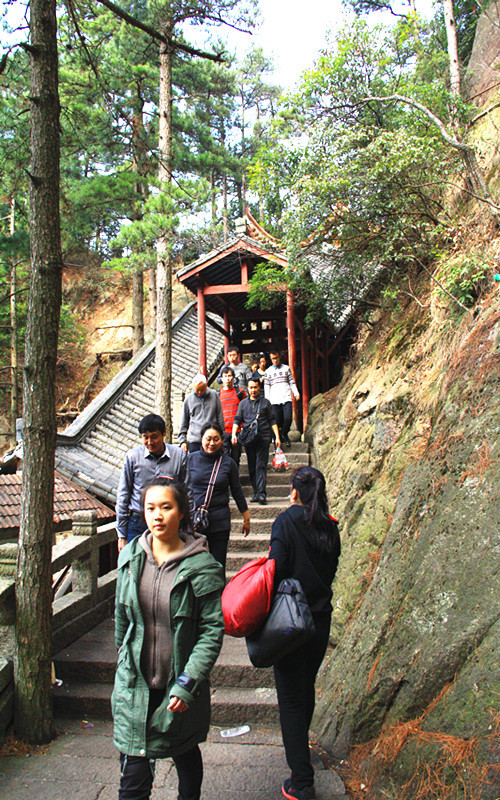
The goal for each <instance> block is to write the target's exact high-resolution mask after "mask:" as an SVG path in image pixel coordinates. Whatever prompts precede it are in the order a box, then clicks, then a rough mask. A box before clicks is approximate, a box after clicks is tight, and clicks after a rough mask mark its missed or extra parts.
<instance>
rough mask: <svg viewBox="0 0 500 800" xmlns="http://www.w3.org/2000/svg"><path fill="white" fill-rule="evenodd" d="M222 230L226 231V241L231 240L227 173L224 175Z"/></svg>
mask: <svg viewBox="0 0 500 800" xmlns="http://www.w3.org/2000/svg"><path fill="white" fill-rule="evenodd" d="M222 230H223V231H224V242H227V241H228V240H229V219H228V214H227V175H226V173H224V174H223V176H222Z"/></svg>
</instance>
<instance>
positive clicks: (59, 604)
mask: <svg viewBox="0 0 500 800" xmlns="http://www.w3.org/2000/svg"><path fill="white" fill-rule="evenodd" d="M114 541H116V530H115V525H114V523H108V524H107V525H102V526H100V527H97V517H96V514H95V512H93V511H77V512H75V514H74V515H73V526H72V534H71V535H70V536H68V537H67V538H66V539H63V540H62V541H61V542H60V543H59V544H56V545H54V546H53V548H52V574H53V575H54V574H57V573H59V572H61V570H63V569H64V568H65V567H68V566H71V570H72V577H71V584H72V591H71V592H69V593H68V594H66V595H63V596H62V597H59V598H57V599H55V600H54V602H53V606H52V611H53V616H52V640H53V650H54V652H57V650H60V649H61V648H62V647H65V646H66V645H68V644H69V643H70V642H72V641H74V640H75V639H76V638H78V637H79V636H81V635H82V633H85V632H86V631H87V630H90V629H91V628H92V627H94V626H95V625H97V624H98V623H99V622H100V620H101V619H105V618H106V617H107V616H109V614H110V613H111V612H112V608H113V601H114V591H115V585H116V569H113V570H110V571H109V572H108V573H106V574H105V575H99V574H98V573H99V549H100V548H101V547H103V546H105V545H107V544H109V543H110V542H114ZM16 558H17V544H8V545H2V546H1V547H0V569H1V574H0V655H4V656H10V655H11V652H9V650H10V649H11V648H10V647H9V640H10V639H11V638H12V637H11V636H9V635H8V633H9V632H8V631H6V628H9V627H13V626H14V625H15V572H16ZM9 573H10V574H9ZM11 633H12V632H11ZM2 634H3V635H2ZM10 643H11V642H10Z"/></svg>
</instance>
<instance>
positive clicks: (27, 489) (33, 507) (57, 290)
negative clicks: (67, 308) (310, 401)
mask: <svg viewBox="0 0 500 800" xmlns="http://www.w3.org/2000/svg"><path fill="white" fill-rule="evenodd" d="M55 5H56V4H55V0H31V3H30V34H31V46H30V61H31V87H30V102H31V165H30V248H31V280H30V294H29V300H28V324H27V329H26V355H25V366H24V427H23V442H24V464H23V485H22V498H23V499H22V507H21V525H20V533H19V553H18V576H17V583H16V654H15V661H14V669H15V729H16V733H17V734H18V735H19V736H21V737H22V738H24V739H27V740H28V741H30V742H36V743H41V742H47V741H49V740H50V739H51V738H52V736H53V734H54V726H53V715H52V698H51V612H52V591H51V552H52V536H53V522H52V519H53V495H54V451H55V443H56V416H55V367H56V356H57V338H58V330H59V316H60V306H61V276H62V256H61V239H60V220H59V95H58V67H57V40H56V9H55Z"/></svg>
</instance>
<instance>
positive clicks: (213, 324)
mask: <svg viewBox="0 0 500 800" xmlns="http://www.w3.org/2000/svg"><path fill="white" fill-rule="evenodd" d="M205 320H206V323H207V325H210V327H211V328H214V329H215V330H216V331H218V332H219V333H222V335H223V336H230V335H231V331H230V330H228V329H227V328H223V327H222V325H218V324H217V322H214V321H213V319H210V317H208V316H206V315H205Z"/></svg>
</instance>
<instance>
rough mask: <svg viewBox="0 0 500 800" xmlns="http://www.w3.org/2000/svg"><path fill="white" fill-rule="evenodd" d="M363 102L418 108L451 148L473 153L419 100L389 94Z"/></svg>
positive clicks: (364, 99)
mask: <svg viewBox="0 0 500 800" xmlns="http://www.w3.org/2000/svg"><path fill="white" fill-rule="evenodd" d="M361 102H362V103H370V102H377V103H391V102H396V103H405V104H406V105H407V106H412V108H416V109H417V110H418V111H421V112H422V114H424V115H425V116H426V117H427V119H430V121H431V122H432V123H433V124H434V125H435V126H436V127H437V128H438V130H439V132H440V133H441V136H442V137H443V139H444V140H445V142H448V144H449V145H450V146H451V147H454V148H455V149H456V150H460V151H462V152H468V153H470V152H473V148H472V147H471V146H470V145H468V144H464V143H463V142H459V141H458V139H457V138H456V137H455V136H453V135H452V134H450V133H449V132H448V131H447V129H446V126H445V124H444V122H442V120H440V119H439V117H436V115H435V114H433V112H432V111H431V110H430V108H427V106H424V105H423V103H419V102H418V100H414V99H413V98H412V97H406V96H405V95H403V94H389V95H387V97H363V98H362V100H361Z"/></svg>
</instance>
